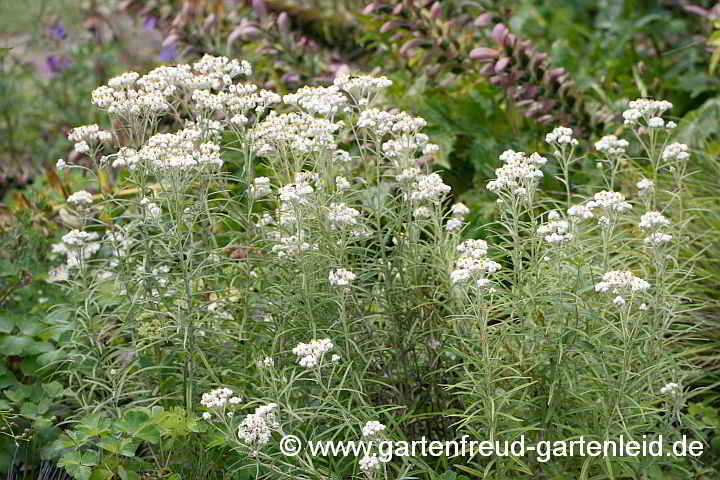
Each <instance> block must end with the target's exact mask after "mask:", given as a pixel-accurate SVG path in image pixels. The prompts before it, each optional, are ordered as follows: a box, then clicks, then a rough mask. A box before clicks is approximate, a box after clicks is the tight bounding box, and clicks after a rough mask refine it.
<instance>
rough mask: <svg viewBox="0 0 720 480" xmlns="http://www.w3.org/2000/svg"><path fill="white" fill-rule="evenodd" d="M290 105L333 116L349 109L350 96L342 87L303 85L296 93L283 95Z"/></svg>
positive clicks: (325, 115) (284, 100)
mask: <svg viewBox="0 0 720 480" xmlns="http://www.w3.org/2000/svg"><path fill="white" fill-rule="evenodd" d="M283 102H284V103H286V104H288V105H297V106H298V107H300V108H302V109H303V110H305V111H306V112H308V113H313V114H318V115H322V116H323V117H333V116H335V115H336V114H338V113H344V112H346V111H349V107H348V104H347V103H348V97H347V96H346V95H344V94H343V93H342V92H340V88H339V87H337V86H335V85H332V86H329V87H302V88H301V89H299V90H297V91H296V92H295V93H290V94H288V95H285V96H284V97H283Z"/></svg>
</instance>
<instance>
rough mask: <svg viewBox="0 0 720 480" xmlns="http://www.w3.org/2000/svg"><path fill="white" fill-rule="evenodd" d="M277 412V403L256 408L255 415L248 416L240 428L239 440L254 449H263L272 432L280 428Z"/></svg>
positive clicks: (238, 432)
mask: <svg viewBox="0 0 720 480" xmlns="http://www.w3.org/2000/svg"><path fill="white" fill-rule="evenodd" d="M276 410H277V404H276V403H269V404H267V405H263V406H262V407H258V408H256V409H255V413H251V414H249V415H247V416H246V417H245V418H244V419H243V421H242V423H240V426H238V431H237V435H238V438H239V439H240V440H241V441H243V442H244V443H246V444H248V445H252V446H254V447H261V446H263V445H265V444H266V443H268V442H269V441H270V435H271V433H272V431H273V430H274V429H277V428H279V427H280V425H279V424H278V421H277V418H276V415H275V411H276Z"/></svg>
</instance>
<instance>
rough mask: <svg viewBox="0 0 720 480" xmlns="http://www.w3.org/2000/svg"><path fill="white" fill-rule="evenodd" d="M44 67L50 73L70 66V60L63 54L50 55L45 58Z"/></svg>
mask: <svg viewBox="0 0 720 480" xmlns="http://www.w3.org/2000/svg"><path fill="white" fill-rule="evenodd" d="M45 67H46V68H47V70H48V71H49V72H50V73H59V72H61V71H63V70H65V69H66V68H70V67H72V60H70V59H69V58H68V57H66V56H65V55H61V56H57V55H50V56H48V57H47V58H46V59H45Z"/></svg>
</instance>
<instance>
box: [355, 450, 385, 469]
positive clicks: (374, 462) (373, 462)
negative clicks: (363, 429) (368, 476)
mask: <svg viewBox="0 0 720 480" xmlns="http://www.w3.org/2000/svg"><path fill="white" fill-rule="evenodd" d="M358 464H359V465H360V470H362V471H363V472H368V473H369V472H372V471H374V470H377V469H378V468H380V459H379V458H378V456H377V454H375V453H373V454H372V455H365V456H363V457H362V458H361V459H360V460H358Z"/></svg>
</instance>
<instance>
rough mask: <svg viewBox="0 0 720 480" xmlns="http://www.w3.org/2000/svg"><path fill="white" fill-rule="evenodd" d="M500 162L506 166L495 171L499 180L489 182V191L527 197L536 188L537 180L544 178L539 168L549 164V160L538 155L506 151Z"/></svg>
mask: <svg viewBox="0 0 720 480" xmlns="http://www.w3.org/2000/svg"><path fill="white" fill-rule="evenodd" d="M500 160H502V161H503V162H504V165H503V166H502V167H500V168H497V169H495V176H496V177H497V178H495V180H491V181H490V182H488V184H487V189H488V190H490V191H491V192H495V193H500V192H503V191H507V192H509V193H511V194H513V195H518V196H525V195H527V193H528V191H529V190H530V189H532V188H534V186H535V183H536V182H537V179H538V178H542V176H543V172H542V171H541V170H540V169H539V168H538V167H541V166H543V165H545V163H547V159H546V158H545V157H542V156H540V155H539V154H537V153H533V154H532V155H530V156H528V155H527V154H526V153H523V152H516V151H514V150H505V151H504V152H503V153H502V154H501V155H500Z"/></svg>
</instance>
